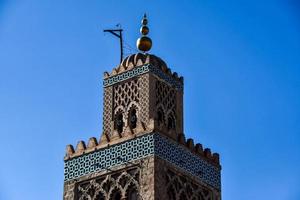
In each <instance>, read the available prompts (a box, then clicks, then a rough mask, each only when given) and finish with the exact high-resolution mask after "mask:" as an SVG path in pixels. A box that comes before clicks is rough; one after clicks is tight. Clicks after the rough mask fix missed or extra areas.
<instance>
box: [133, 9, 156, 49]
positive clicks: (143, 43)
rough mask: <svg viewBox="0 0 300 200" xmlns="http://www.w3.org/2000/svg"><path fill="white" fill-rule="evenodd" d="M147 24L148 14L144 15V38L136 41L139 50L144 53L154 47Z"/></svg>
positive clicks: (141, 30)
mask: <svg viewBox="0 0 300 200" xmlns="http://www.w3.org/2000/svg"><path fill="white" fill-rule="evenodd" d="M147 24H148V19H147V16H146V14H144V17H143V19H142V27H141V29H140V32H141V34H142V36H141V37H140V38H139V39H138V40H137V41H136V46H137V48H138V49H139V50H140V51H143V52H146V51H149V50H150V49H151V47H152V40H151V39H150V38H149V37H147V35H148V33H149V28H148V26H147Z"/></svg>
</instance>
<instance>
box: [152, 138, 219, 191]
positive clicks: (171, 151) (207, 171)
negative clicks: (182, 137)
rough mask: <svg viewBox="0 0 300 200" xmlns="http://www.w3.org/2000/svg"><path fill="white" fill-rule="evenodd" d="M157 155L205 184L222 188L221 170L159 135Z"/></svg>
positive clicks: (156, 142) (156, 143) (156, 140)
mask: <svg viewBox="0 0 300 200" xmlns="http://www.w3.org/2000/svg"><path fill="white" fill-rule="evenodd" d="M155 155H157V156H159V157H161V158H162V159H164V160H167V161H169V162H170V163H172V164H174V165H176V166H177V167H179V168H180V169H183V170H184V171H187V172H189V173H190V174H192V175H193V176H195V177H197V178H198V179H200V180H202V181H204V182H205V183H207V184H209V185H212V186H214V187H215V188H218V189H220V188H221V173H220V169H218V168H217V167H215V166H213V165H211V164H210V163H208V162H207V161H205V160H203V159H201V158H200V157H199V156H196V155H194V154H193V153H192V152H191V151H189V150H187V149H186V148H184V147H183V146H181V145H179V144H177V143H175V142H173V141H171V140H170V139H167V138H166V137H163V136H160V135H158V134H157V135H155Z"/></svg>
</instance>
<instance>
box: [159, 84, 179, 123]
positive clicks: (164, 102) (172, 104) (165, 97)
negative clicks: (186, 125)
mask: <svg viewBox="0 0 300 200" xmlns="http://www.w3.org/2000/svg"><path fill="white" fill-rule="evenodd" d="M155 90H156V91H155V93H156V108H157V111H158V112H159V110H163V112H164V119H163V120H164V122H165V124H166V125H168V121H170V120H169V119H172V120H173V121H172V123H173V125H174V126H175V122H176V117H175V115H174V113H176V90H175V89H174V88H172V87H171V86H169V85H168V84H166V83H164V82H162V81H158V80H157V81H156V83H155Z"/></svg>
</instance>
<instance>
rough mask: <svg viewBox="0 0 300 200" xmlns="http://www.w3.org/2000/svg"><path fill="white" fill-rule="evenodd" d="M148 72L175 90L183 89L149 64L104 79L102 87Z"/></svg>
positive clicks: (179, 84)
mask: <svg viewBox="0 0 300 200" xmlns="http://www.w3.org/2000/svg"><path fill="white" fill-rule="evenodd" d="M148 72H152V73H153V74H155V75H156V76H158V77H160V78H162V79H163V80H165V81H166V82H168V83H169V84H171V85H174V86H175V87H176V88H177V89H182V88H183V86H182V84H181V83H180V82H178V81H176V80H174V79H173V78H171V77H169V76H168V75H166V74H165V73H163V72H162V71H161V70H160V69H158V68H157V67H155V66H153V65H150V64H146V65H143V66H140V67H135V68H134V69H132V70H129V71H127V72H124V73H121V74H117V75H115V76H113V77H110V78H106V79H104V80H103V87H108V86H111V85H114V84H116V83H119V82H122V81H125V80H128V79H130V78H133V77H136V76H139V75H142V74H145V73H148Z"/></svg>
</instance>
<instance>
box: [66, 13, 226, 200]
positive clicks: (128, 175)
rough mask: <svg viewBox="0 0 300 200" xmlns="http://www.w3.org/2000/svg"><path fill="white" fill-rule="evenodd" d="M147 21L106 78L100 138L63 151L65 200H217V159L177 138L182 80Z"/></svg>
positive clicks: (180, 124) (180, 126) (180, 132)
mask: <svg viewBox="0 0 300 200" xmlns="http://www.w3.org/2000/svg"><path fill="white" fill-rule="evenodd" d="M147 24H148V20H147V17H146V15H144V18H143V20H142V27H141V30H140V32H141V34H142V36H141V37H140V38H139V39H138V40H137V47H138V49H139V50H140V51H141V53H137V54H133V55H130V56H128V57H127V58H125V59H124V60H123V61H122V62H121V63H120V65H118V66H117V67H116V68H114V69H113V70H112V72H110V73H108V72H105V73H104V80H103V89H104V109H103V110H104V111H103V133H102V136H101V137H100V140H99V142H98V141H97V139H96V138H91V139H89V141H88V144H87V145H85V143H84V142H83V141H80V142H79V143H78V144H77V147H76V150H74V148H73V147H72V145H68V146H67V153H66V156H65V182H64V199H65V200H73V199H76V200H96V199H97V200H100V199H101V200H110V199H112V200H121V199H131V200H136V199H140V200H154V199H160V200H168V199H169V200H185V199H186V200H194V199H195V200H220V199H221V180H220V178H221V175H220V171H221V166H220V163H219V155H218V154H217V153H214V154H212V153H211V151H210V149H208V148H205V149H204V150H203V147H202V145H201V144H196V145H194V142H193V140H192V139H187V140H186V139H185V136H184V133H183V88H184V83H183V78H182V77H180V76H178V74H177V73H176V72H172V71H171V69H170V68H169V67H168V66H167V64H166V63H165V62H164V61H163V60H162V59H161V58H159V57H157V56H155V55H152V54H148V53H147V52H148V51H149V50H150V49H151V46H152V41H151V39H150V38H149V37H148V36H147V35H148V33H149V28H148V26H147Z"/></svg>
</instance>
